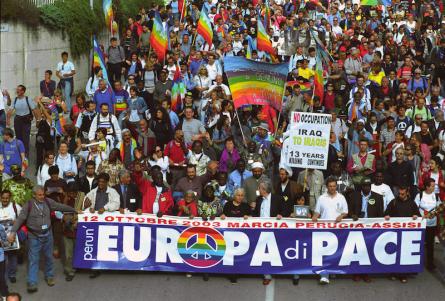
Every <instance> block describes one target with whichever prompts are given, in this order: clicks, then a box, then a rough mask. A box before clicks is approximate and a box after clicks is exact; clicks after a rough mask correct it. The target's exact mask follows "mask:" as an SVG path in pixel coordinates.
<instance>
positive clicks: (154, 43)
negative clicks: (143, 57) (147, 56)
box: [150, 12, 168, 62]
mask: <svg viewBox="0 0 445 301" xmlns="http://www.w3.org/2000/svg"><path fill="white" fill-rule="evenodd" d="M150 44H151V47H153V50H154V51H155V52H156V55H157V56H158V61H160V62H161V61H164V58H165V53H166V52H167V49H168V37H167V32H166V30H165V29H164V25H163V24H162V20H161V16H159V13H158V12H156V14H155V19H154V20H153V29H152V31H151V35H150Z"/></svg>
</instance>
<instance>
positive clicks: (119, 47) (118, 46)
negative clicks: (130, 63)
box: [107, 45, 125, 61]
mask: <svg viewBox="0 0 445 301" xmlns="http://www.w3.org/2000/svg"><path fill="white" fill-rule="evenodd" d="M121 48H122V49H123V50H124V53H125V49H124V47H122V46H121V45H117V50H118V51H119V57H120V58H121V60H122V61H124V60H125V57H124V58H122V54H121ZM110 49H111V45H110V46H108V48H107V54H108V56H110Z"/></svg>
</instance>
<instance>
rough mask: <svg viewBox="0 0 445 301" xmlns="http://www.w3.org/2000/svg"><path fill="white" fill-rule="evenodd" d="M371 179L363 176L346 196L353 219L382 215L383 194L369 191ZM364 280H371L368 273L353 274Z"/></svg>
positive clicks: (355, 278)
mask: <svg viewBox="0 0 445 301" xmlns="http://www.w3.org/2000/svg"><path fill="white" fill-rule="evenodd" d="M371 184H372V181H371V179H369V178H364V179H363V180H362V182H361V184H360V189H359V190H356V191H354V192H352V193H351V194H350V195H349V198H348V208H349V216H350V217H352V218H353V219H354V220H357V219H359V218H376V217H383V213H384V211H385V210H384V205H383V196H382V195H380V194H378V193H375V192H372V191H371ZM360 278H361V279H363V281H365V282H368V283H369V282H371V278H370V277H369V275H368V274H362V275H359V274H355V275H354V276H353V277H352V279H353V280H354V281H360Z"/></svg>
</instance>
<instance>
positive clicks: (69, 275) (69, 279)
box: [65, 274, 74, 281]
mask: <svg viewBox="0 0 445 301" xmlns="http://www.w3.org/2000/svg"><path fill="white" fill-rule="evenodd" d="M73 279H74V274H68V275H66V277H65V280H66V281H73Z"/></svg>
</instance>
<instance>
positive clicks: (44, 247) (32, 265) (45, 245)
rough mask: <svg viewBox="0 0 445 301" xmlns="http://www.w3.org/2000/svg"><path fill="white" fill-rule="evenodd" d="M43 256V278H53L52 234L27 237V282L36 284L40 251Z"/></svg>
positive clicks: (50, 232)
mask: <svg viewBox="0 0 445 301" xmlns="http://www.w3.org/2000/svg"><path fill="white" fill-rule="evenodd" d="M41 251H43V254H44V256H45V279H48V278H54V262H53V234H52V231H49V232H48V234H47V235H46V236H40V237H32V238H31V237H30V238H28V261H29V263H28V284H29V285H37V282H38V275H39V262H40V252H41Z"/></svg>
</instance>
